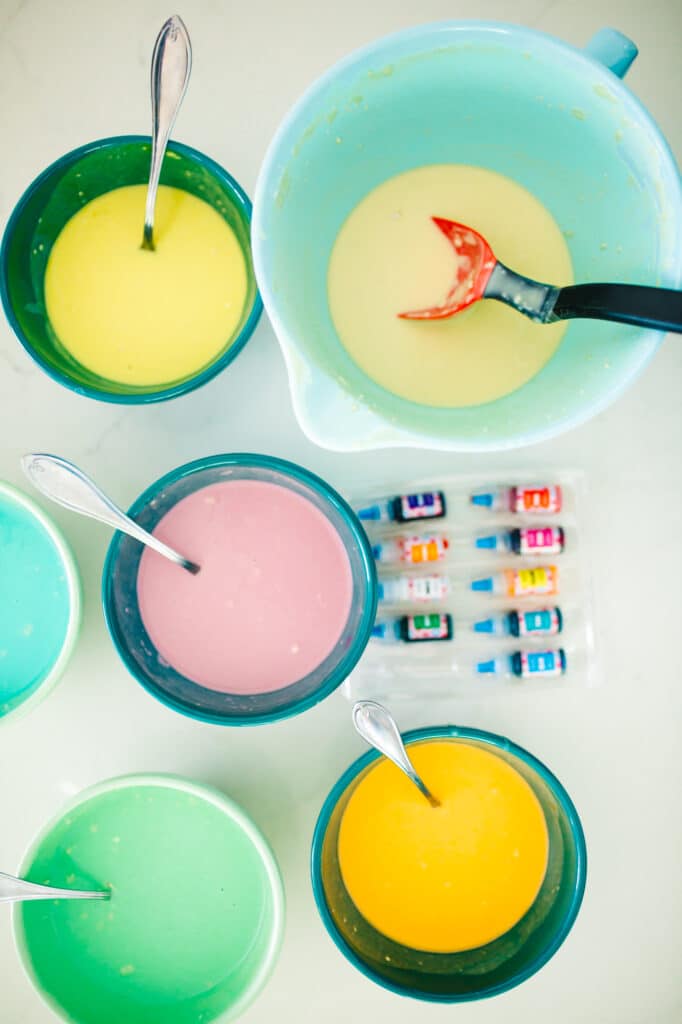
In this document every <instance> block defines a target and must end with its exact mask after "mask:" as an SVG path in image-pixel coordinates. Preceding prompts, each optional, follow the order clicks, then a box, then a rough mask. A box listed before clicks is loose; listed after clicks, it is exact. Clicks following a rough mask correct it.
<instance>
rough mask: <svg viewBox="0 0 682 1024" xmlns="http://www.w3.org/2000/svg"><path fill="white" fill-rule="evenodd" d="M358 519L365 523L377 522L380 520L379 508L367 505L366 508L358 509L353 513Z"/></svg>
mask: <svg viewBox="0 0 682 1024" xmlns="http://www.w3.org/2000/svg"><path fill="white" fill-rule="evenodd" d="M355 514H356V516H357V517H358V519H362V520H363V521H365V522H377V521H378V520H379V519H381V508H380V506H379V505H369V506H368V507H367V508H360V509H358V510H357V512H356V513H355Z"/></svg>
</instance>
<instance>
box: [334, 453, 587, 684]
mask: <svg viewBox="0 0 682 1024" xmlns="http://www.w3.org/2000/svg"><path fill="white" fill-rule="evenodd" d="M584 490H585V484H584V477H583V476H582V474H580V473H573V472H559V473H557V472H549V471H548V472H547V473H544V474H542V476H539V475H538V476H536V475H532V476H531V475H529V474H528V473H522V472H519V473H513V474H509V477H508V479H505V480H498V481H491V480H490V479H488V478H486V477H483V476H467V477H464V476H462V477H451V478H448V479H443V480H420V481H416V482H415V481H410V482H404V481H403V482H401V483H399V484H398V485H394V486H388V487H386V488H385V489H384V491H383V493H382V494H378V495H375V496H372V495H367V496H363V495H361V496H359V497H357V498H352V499H351V504H352V506H353V508H354V509H355V512H356V514H357V515H358V517H359V519H360V520H361V521H362V523H363V525H364V527H365V529H366V532H367V535H368V537H369V540H370V543H371V545H372V550H373V553H374V558H375V562H376V567H377V574H378V580H379V584H378V596H379V605H378V610H377V617H376V622H375V626H374V630H373V636H372V639H371V640H370V642H369V644H368V646H367V649H366V651H365V653H364V654H363V657H362V658H361V660H360V662H359V663H358V665H357V667H356V669H355V671H354V672H353V673H352V674H351V676H350V677H349V678H348V679H347V680H346V682H345V684H344V692H345V694H346V696H347V697H349V698H350V699H352V700H355V699H358V698H361V697H362V698H364V697H383V698H386V699H391V700H393V699H395V698H399V697H409V698H417V699H421V698H426V697H434V698H436V697H437V698H442V697H447V696H452V695H458V696H461V697H478V696H487V695H492V694H500V693H504V692H515V691H516V690H517V689H518V687H523V688H524V689H529V688H537V689H549V688H552V687H575V686H586V685H592V684H594V683H595V682H596V681H597V675H598V674H597V663H596V653H595V649H594V638H593V634H594V629H593V608H592V598H591V587H590V560H589V551H588V545H587V540H586V538H585V536H584V530H583V519H582V506H583V504H584Z"/></svg>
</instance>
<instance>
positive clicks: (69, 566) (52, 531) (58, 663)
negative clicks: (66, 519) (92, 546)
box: [0, 480, 83, 728]
mask: <svg viewBox="0 0 682 1024" xmlns="http://www.w3.org/2000/svg"><path fill="white" fill-rule="evenodd" d="M3 497H4V498H7V499H9V501H11V502H13V503H14V504H15V505H18V506H20V507H22V508H24V509H26V510H27V511H28V512H29V513H30V514H31V516H32V517H33V519H34V520H35V521H36V522H37V523H38V525H39V526H41V527H42V528H43V529H44V530H45V532H46V533H47V535H48V536H49V538H50V540H51V541H52V543H53V544H54V546H55V548H56V550H57V554H58V556H59V559H60V561H61V564H62V565H63V567H64V573H65V576H66V581H67V588H68V600H69V617H68V622H67V626H66V632H65V634H64V639H63V641H62V645H61V647H60V649H59V652H58V654H57V657H56V658H55V659H54V661H53V662H52V664H51V666H50V668H49V669H48V670H47V673H46V674H45V676H44V677H43V679H42V680H41V682H39V683H38V685H37V687H36V688H35V690H34V691H33V692H32V693H31V694H30V695H29V696H28V697H27V698H26V699H25V700H22V701H20V703H19V704H17V705H16V706H15V707H14V708H12V710H11V711H8V712H7V713H6V714H4V715H2V716H0V728H1V727H2V726H3V725H4V724H5V723H6V722H9V721H16V719H17V718H19V717H20V716H21V715H24V714H26V713H27V712H28V711H30V710H31V709H32V708H34V707H35V706H36V705H37V704H39V703H40V702H41V701H42V700H44V699H45V697H47V696H48V694H50V693H51V692H52V690H53V689H54V688H55V686H56V685H57V683H58V682H59V680H60V678H61V676H62V675H63V673H64V670H65V668H66V666H67V664H68V662H69V659H70V658H71V655H72V654H73V652H74V649H75V647H76V642H77V640H78V634H79V632H80V627H81V622H82V617H83V591H82V585H81V579H80V573H79V571H78V564H77V562H76V559H75V556H74V554H73V552H72V550H71V548H70V547H69V544H68V543H67V541H66V538H65V537H64V535H63V533H62V532H61V530H60V529H59V527H58V526H57V524H56V523H55V522H54V521H53V520H52V519H51V518H50V516H48V515H47V513H46V512H44V511H43V509H42V508H41V507H40V505H38V504H37V503H36V502H35V501H34V500H33V499H32V498H30V497H29V496H28V495H27V494H24V492H23V491H21V490H19V488H18V487H14V486H13V485H12V484H9V483H7V482H6V481H5V480H0V499H2V498H3Z"/></svg>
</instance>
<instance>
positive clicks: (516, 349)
mask: <svg viewBox="0 0 682 1024" xmlns="http://www.w3.org/2000/svg"><path fill="white" fill-rule="evenodd" d="M432 216H438V217H446V218H448V219H450V220H456V221H459V222H460V223H464V224H469V225H471V227H473V228H475V229H476V230H477V231H478V232H480V234H482V235H483V236H484V237H485V238H487V239H488V241H489V242H490V245H491V247H492V249H493V252H494V253H495V255H496V256H497V257H498V258H499V259H500V260H501V261H502V262H503V263H505V264H506V265H507V266H509V267H510V268H511V269H513V270H517V271H519V272H520V273H522V274H525V275H526V276H528V277H532V278H535V279H536V280H538V281H544V282H547V283H549V284H558V285H565V284H571V282H572V281H573V272H572V268H571V259H570V256H569V252H568V248H567V246H566V243H565V241H564V238H563V235H562V234H561V231H560V229H559V227H558V225H557V224H556V223H555V221H554V220H553V218H552V217H551V216H550V214H549V213H548V212H547V210H546V209H545V208H544V206H542V205H541V204H540V203H539V202H538V200H537V199H535V197H534V196H532V195H531V194H530V193H529V192H527V191H526V190H525V189H524V188H522V187H521V186H520V185H517V184H516V183H515V182H513V181H511V180H510V179H509V178H505V177H503V176H502V175H500V174H496V173H494V172H493V171H488V170H484V169H483V168H480V167H469V166H466V165H464V164H434V165H432V166H428V167H420V168H418V169H417V170H414V171H408V172H407V173H405V174H400V175H398V176H397V177H395V178H390V179H389V180H388V181H385V182H384V183H383V184H382V185H379V186H378V188H376V189H374V191H372V192H370V193H369V195H367V196H366V197H365V198H364V199H363V200H362V202H361V203H360V204H359V205H358V206H356V208H355V209H354V210H353V211H352V213H351V214H350V216H349V217H348V219H347V220H346V222H345V224H344V225H343V226H342V228H341V231H340V232H339V235H338V237H337V239H336V242H335V244H334V248H333V250H332V254H331V259H330V262H329V274H328V295H329V306H330V310H331V315H332V319H333V321H334V325H335V327H336V331H337V333H338V335H339V338H340V340H341V342H342V344H343V345H344V347H345V348H346V349H347V350H348V352H349V353H350V355H351V356H352V358H353V359H354V360H355V362H356V363H358V365H359V366H360V367H361V368H362V369H363V370H364V371H365V373H367V374H368V376H370V377H371V378H372V379H373V380H375V381H376V382H377V383H378V384H381V385H382V386H383V387H384V388H386V389H387V390H388V391H392V392H394V393H395V394H397V395H400V396H401V397H403V398H407V399H410V400H411V401H413V402H419V403H421V404H423V405H431V406H463V405H478V404H480V403H482V402H490V401H492V400H493V399H495V398H500V397H501V396H502V395H506V394H508V393H509V392H510V391H514V390H515V389H516V388H518V387H520V386H521V385H522V384H525V382H526V381H527V380H529V379H530V378H531V377H533V376H534V375H535V374H536V373H538V371H539V370H541V369H542V367H543V366H544V365H545V363H546V362H547V360H548V359H549V358H550V356H551V355H552V353H553V352H554V351H555V349H556V348H557V346H558V344H559V342H560V341H561V337H562V334H563V332H564V330H565V325H564V324H554V325H551V326H545V325H541V324H534V323H532V322H531V321H530V320H528V319H527V318H526V317H524V316H522V315H521V314H520V313H517V312H515V311H514V310H513V309H510V308H508V307H506V306H504V305H502V304H501V303H499V302H494V301H484V302H478V303H476V305H475V306H473V307H471V308H470V309H467V310H464V311H463V312H462V313H458V314H457V315H456V316H454V317H452V318H451V319H449V320H441V321H431V322H428V321H416V322H415V321H412V322H410V321H407V320H400V319H398V317H397V315H396V314H398V313H400V312H401V311H404V310H410V309H423V308H426V307H430V306H436V305H439V304H441V303H442V302H443V301H444V299H445V296H446V295H447V293H448V292H449V290H450V288H451V287H452V284H453V283H454V277H455V253H454V250H453V248H452V246H451V244H450V243H449V242H448V240H447V239H446V238H445V237H444V236H443V234H442V233H441V232H440V231H439V230H438V229H437V228H436V227H435V225H434V224H433V222H432V220H431V217H432Z"/></svg>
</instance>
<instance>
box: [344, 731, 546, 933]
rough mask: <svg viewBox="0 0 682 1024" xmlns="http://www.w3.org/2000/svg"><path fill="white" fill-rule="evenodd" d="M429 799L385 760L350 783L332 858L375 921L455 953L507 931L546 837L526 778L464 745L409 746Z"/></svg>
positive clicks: (539, 877)
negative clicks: (336, 855)
mask: <svg viewBox="0 0 682 1024" xmlns="http://www.w3.org/2000/svg"><path fill="white" fill-rule="evenodd" d="M409 752H410V757H411V759H412V761H413V763H414V765H415V767H416V769H417V771H418V773H419V774H420V775H421V777H422V778H423V779H424V782H425V783H426V785H427V786H428V787H429V789H430V790H431V792H432V793H433V794H434V795H435V796H436V797H437V798H438V799H439V800H440V801H441V806H440V807H436V808H434V807H432V806H431V805H430V804H429V802H428V801H427V800H426V799H425V798H424V797H423V796H422V795H421V794H420V793H419V791H418V790H417V789H416V788H415V786H414V784H413V783H412V782H410V781H409V779H407V778H406V776H405V775H403V773H402V772H401V771H400V770H399V769H398V768H396V767H395V765H393V764H391V762H390V761H387V760H385V759H384V760H382V761H379V762H378V763H377V764H376V766H375V767H374V768H372V770H371V771H370V772H369V773H368V774H367V775H366V776H365V778H364V779H363V780H362V781H361V782H360V783H359V785H358V787H357V789H356V790H355V792H354V793H353V795H352V796H351V798H350V801H349V803H348V806H347V808H346V810H345V812H344V815H343V818H342V820H341V827H340V831H339V844H338V853H339V865H340V868H341V875H342V877H343V881H344V884H345V886H346V888H347V890H348V893H349V895H350V897H351V899H352V900H353V903H354V904H355V906H356V907H357V908H358V910H359V911H360V913H361V914H362V916H363V917H364V918H365V919H366V920H367V921H368V922H369V923H370V924H371V925H372V926H373V927H374V928H376V930H377V931H379V932H381V933H382V934H383V935H386V936H387V937H388V938H390V939H393V940H394V941H395V942H400V943H402V944H403V945H405V946H409V947H410V948H412V949H419V950H425V951H428V952H433V953H454V952H459V951H461V950H465V949H475V948H477V947H479V946H482V945H485V944H486V943H487V942H491V941H492V940H493V939H496V938H498V937H499V936H500V935H503V934H504V933H505V932H507V931H509V929H510V928H512V927H513V926H514V925H515V924H516V923H517V921H519V920H520V919H521V918H522V917H523V915H524V914H525V913H526V911H527V910H529V908H530V907H531V905H532V903H533V902H534V900H535V897H536V896H537V894H538V892H539V890H540V886H541V885H542V881H543V879H544V876H545V871H546V867H547V856H548V835H547V826H546V823H545V818H544V814H543V811H542V808H541V806H540V803H539V802H538V799H537V797H536V796H535V794H534V793H533V791H532V789H531V788H530V786H529V785H528V783H527V782H526V781H525V779H523V778H522V777H521V776H520V775H519V773H518V772H516V771H515V770H514V769H513V768H511V767H510V766H509V765H508V764H507V763H506V762H505V761H503V760H502V758H500V757H497V756H496V755H495V754H491V753H489V752H488V751H487V750H483V749H481V748H480V747H475V746H473V745H470V744H467V743H459V742H449V741H447V740H443V741H439V740H433V741H428V742H421V743H414V744H411V745H410V751H409Z"/></svg>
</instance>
